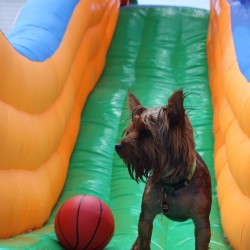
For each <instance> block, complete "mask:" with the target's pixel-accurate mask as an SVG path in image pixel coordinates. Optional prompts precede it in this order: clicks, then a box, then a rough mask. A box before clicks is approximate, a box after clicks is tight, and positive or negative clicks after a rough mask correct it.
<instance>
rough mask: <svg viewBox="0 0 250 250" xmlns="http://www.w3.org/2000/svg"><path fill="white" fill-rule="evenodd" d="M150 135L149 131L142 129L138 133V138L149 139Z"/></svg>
mask: <svg viewBox="0 0 250 250" xmlns="http://www.w3.org/2000/svg"><path fill="white" fill-rule="evenodd" d="M151 135H152V134H151V132H150V130H149V129H143V130H141V131H140V138H141V139H143V138H147V137H150V136H151Z"/></svg>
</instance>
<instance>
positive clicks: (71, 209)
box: [54, 195, 114, 250]
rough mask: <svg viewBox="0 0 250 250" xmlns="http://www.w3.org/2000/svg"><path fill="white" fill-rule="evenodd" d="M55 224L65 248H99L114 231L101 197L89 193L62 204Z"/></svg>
mask: <svg viewBox="0 0 250 250" xmlns="http://www.w3.org/2000/svg"><path fill="white" fill-rule="evenodd" d="M54 226H55V232H56V236H57V238H58V240H59V242H60V244H61V245H62V246H63V247H64V248H66V249H88V250H91V249H97V250H101V249H104V247H105V246H106V245H107V244H108V243H109V242H110V240H111V238H112V236H113V234H114V217H113V214H112V212H111V210H110V209H109V207H108V206H107V205H106V204H105V203H104V202H103V201H102V200H100V199H98V198H97V197H95V196H91V195H79V196H75V197H73V198H70V199H68V200H67V201H66V202H65V203H64V204H63V205H62V206H61V208H60V209H59V210H58V212H57V214H56V217H55V221H54Z"/></svg>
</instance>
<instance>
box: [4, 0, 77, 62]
mask: <svg viewBox="0 0 250 250" xmlns="http://www.w3.org/2000/svg"><path fill="white" fill-rule="evenodd" d="M78 2H79V0H70V1H69V0H43V1H40V0H30V1H28V2H27V4H26V5H25V6H24V7H23V9H22V11H21V12H20V14H19V16H18V19H17V22H16V24H15V25H14V27H13V29H12V30H11V32H10V33H9V35H8V37H7V38H8V40H9V41H10V42H11V44H12V45H13V47H14V48H15V49H16V50H17V51H18V52H19V53H20V54H22V55H24V56H25V57H27V58H29V59H30V60H32V61H39V62H42V61H45V60H46V59H48V58H50V57H51V56H52V55H53V54H54V52H55V51H56V50H57V48H58V47H59V45H60V43H61V41H62V39H63V36H64V32H65V30H66V28H67V26H68V23H69V20H70V18H71V15H72V13H73V11H74V9H75V7H76V5H77V3H78ZM39 12H42V13H46V16H43V15H37V13H39Z"/></svg>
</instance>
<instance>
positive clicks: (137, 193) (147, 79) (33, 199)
mask: <svg viewBox="0 0 250 250" xmlns="http://www.w3.org/2000/svg"><path fill="white" fill-rule="evenodd" d="M248 10H249V3H248V2H247V1H246V2H245V1H232V2H228V1H226V0H220V1H219V0H211V13H209V12H208V11H206V10H202V9H195V8H184V7H171V6H140V5H130V6H127V7H123V8H120V1H118V0H106V1H103V0H84V1H83V0H81V1H78V0H74V1H66V0H54V1H51V0H30V1H28V2H27V4H26V5H25V6H24V8H23V9H22V11H21V12H20V15H19V17H18V18H17V22H16V24H15V26H14V27H13V29H12V31H11V32H10V34H9V35H8V37H5V36H4V35H3V34H0V57H1V60H0V116H1V123H0V124H1V129H0V135H1V142H0V154H1V157H0V200H1V206H0V238H1V240H0V248H1V249H62V247H61V245H60V244H59V243H58V241H57V238H56V235H55V231H54V218H55V215H56V213H57V211H58V210H59V208H60V206H61V205H62V204H63V202H65V201H66V200H68V199H69V198H71V197H73V196H76V195H80V194H90V195H94V196H96V197H98V198H100V199H102V200H103V201H105V202H106V204H108V206H109V207H110V209H111V210H112V212H113V215H114V219H115V233H114V236H113V238H112V240H111V242H110V244H109V245H108V246H107V247H106V249H110V250H111V249H114V250H115V249H124V250H125V249H130V247H131V245H132V244H133V242H134V240H135V238H136V235H137V221H138V216H139V213H140V203H141V197H142V192H143V189H144V183H139V184H137V183H136V182H134V181H133V180H132V179H131V178H130V177H129V174H128V171H127V169H126V167H125V166H124V165H123V163H122V161H121V159H120V158H119V157H118V156H117V155H116V153H115V150H114V145H115V144H116V143H117V141H119V140H120V138H121V135H122V132H123V129H124V127H125V126H126V124H127V120H126V118H127V117H128V115H129V113H128V110H127V93H128V91H131V92H133V93H134V94H135V95H136V96H138V97H139V98H140V100H141V102H142V103H143V104H144V105H145V106H155V105H163V104H165V103H166V101H167V99H168V96H169V95H171V93H172V92H173V91H175V90H176V89H179V88H182V89H183V90H184V91H186V92H189V93H192V94H191V95H190V97H189V100H188V101H187V102H186V103H185V105H186V107H187V109H188V110H189V116H190V119H191V122H192V125H193V127H194V130H195V142H196V149H197V151H198V152H199V153H200V154H201V155H202V157H203V158H204V160H205V162H206V163H207V165H208V167H209V170H210V173H211V176H212V195H213V203H212V211H211V215H210V221H211V229H212V238H211V242H210V249H216V250H220V249H239V250H245V249H250V243H249V239H250V237H249V218H250V217H249V216H248V214H249V211H250V209H249V206H250V205H249V204H250V203H249V198H248V197H249V187H250V185H249V184H248V180H249V171H248V168H247V166H248V155H249V154H248V150H247V149H248V145H249V138H248V133H249V132H248V130H249V128H248V126H247V124H248V119H249V118H248V117H249V116H248V115H245V114H248V113H247V109H248V103H249V101H248V99H249V98H248V96H249V94H248V93H250V92H249V89H248V80H247V79H248V78H247V76H248V67H247V63H248V62H247V59H246V58H248V57H247V56H248V51H250V50H247V48H248V43H247V41H249V40H250V39H249V37H247V34H248V33H249V32H248V33H247V31H249V28H248V25H247V24H248V21H249V18H248V16H249V14H248ZM241 13H244V15H243V14H241ZM238 17H242V20H241V21H240V19H239V18H238ZM247 18H248V19H247ZM206 49H207V50H206ZM207 62H208V63H207ZM210 91H211V92H210ZM211 93H212V94H211ZM217 193H218V196H217ZM193 231H194V226H193V222H192V221H187V222H184V223H177V222H173V221H169V220H167V219H166V218H164V217H163V216H161V215H159V216H158V217H157V219H156V220H155V222H154V231H153V236H152V244H151V247H152V249H153V250H156V249H157V250H158V249H159V250H160V249H161V250H165V249H171V250H172V249H178V250H180V249H183V250H186V249H194V234H193Z"/></svg>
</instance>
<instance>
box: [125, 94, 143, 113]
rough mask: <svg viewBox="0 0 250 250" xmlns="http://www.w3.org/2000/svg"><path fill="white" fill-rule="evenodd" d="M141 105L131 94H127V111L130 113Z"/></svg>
mask: <svg viewBox="0 0 250 250" xmlns="http://www.w3.org/2000/svg"><path fill="white" fill-rule="evenodd" d="M139 105H141V103H140V101H139V100H138V99H137V98H136V97H135V96H134V95H133V94H132V93H131V92H128V107H129V110H130V111H131V112H132V111H133V110H134V108H135V107H137V106H139Z"/></svg>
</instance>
